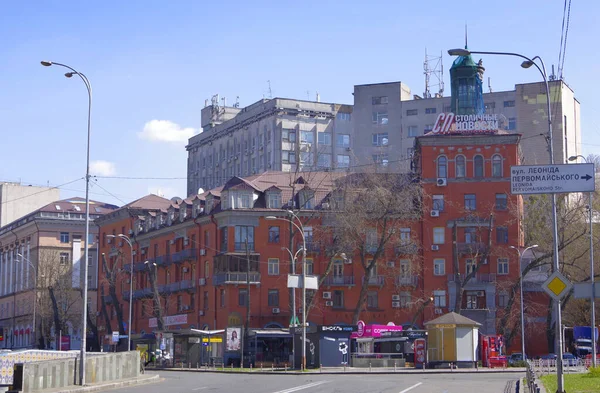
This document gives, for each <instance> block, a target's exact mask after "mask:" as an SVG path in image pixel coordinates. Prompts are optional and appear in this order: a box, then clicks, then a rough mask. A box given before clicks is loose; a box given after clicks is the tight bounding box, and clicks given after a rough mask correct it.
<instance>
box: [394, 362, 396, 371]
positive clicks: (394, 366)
mask: <svg viewBox="0 0 600 393" xmlns="http://www.w3.org/2000/svg"><path fill="white" fill-rule="evenodd" d="M394 372H396V361H395V360H394Z"/></svg>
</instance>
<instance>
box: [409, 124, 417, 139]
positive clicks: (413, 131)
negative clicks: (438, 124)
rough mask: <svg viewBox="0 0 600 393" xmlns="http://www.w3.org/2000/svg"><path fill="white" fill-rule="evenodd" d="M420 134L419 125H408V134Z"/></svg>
mask: <svg viewBox="0 0 600 393" xmlns="http://www.w3.org/2000/svg"><path fill="white" fill-rule="evenodd" d="M418 135H419V127H417V126H408V136H409V137H414V136H418Z"/></svg>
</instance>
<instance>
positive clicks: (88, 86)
mask: <svg viewBox="0 0 600 393" xmlns="http://www.w3.org/2000/svg"><path fill="white" fill-rule="evenodd" d="M41 64H42V65H43V66H44V67H50V66H52V65H56V66H60V67H64V68H67V69H69V70H71V72H67V73H66V74H65V76H66V77H67V78H71V77H72V76H73V75H77V76H79V78H81V80H82V81H83V83H84V84H85V87H86V89H87V92H88V119H87V148H86V164H85V249H84V263H83V278H82V285H81V286H82V288H83V295H82V297H83V315H82V317H81V351H80V363H81V367H79V384H80V385H81V386H83V385H85V368H86V367H85V355H86V345H87V344H86V339H87V312H88V309H87V308H88V307H87V298H88V294H87V290H88V288H87V287H88V285H87V275H88V251H89V244H88V243H89V238H90V137H91V131H92V85H91V84H90V81H89V80H88V78H87V77H86V76H85V75H84V74H82V73H81V72H78V71H77V70H75V69H74V68H72V67H70V66H68V65H66V64H61V63H55V62H52V61H42V62H41Z"/></svg>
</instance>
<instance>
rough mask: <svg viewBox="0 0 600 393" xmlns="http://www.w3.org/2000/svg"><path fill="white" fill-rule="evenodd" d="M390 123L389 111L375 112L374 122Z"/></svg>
mask: <svg viewBox="0 0 600 393" xmlns="http://www.w3.org/2000/svg"><path fill="white" fill-rule="evenodd" d="M387 123H388V114H387V111H384V112H373V124H380V125H385V124H387Z"/></svg>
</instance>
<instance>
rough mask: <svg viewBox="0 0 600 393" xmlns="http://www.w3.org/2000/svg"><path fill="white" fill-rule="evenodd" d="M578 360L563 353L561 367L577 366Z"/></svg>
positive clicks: (567, 353) (571, 355)
mask: <svg viewBox="0 0 600 393" xmlns="http://www.w3.org/2000/svg"><path fill="white" fill-rule="evenodd" d="M578 361H579V359H578V358H577V357H575V355H573V354H572V353H569V352H566V353H563V365H564V366H569V367H575V366H577V363H578Z"/></svg>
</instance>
